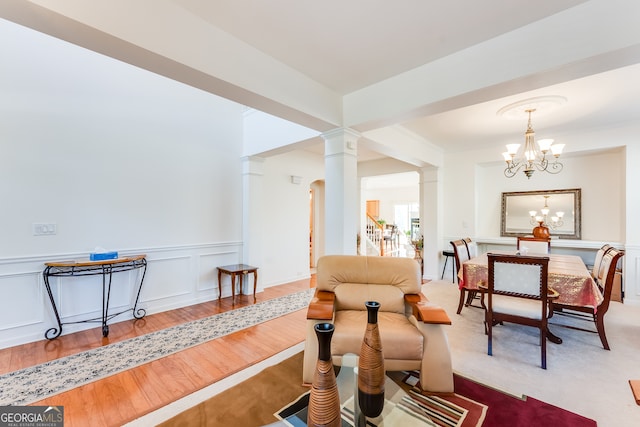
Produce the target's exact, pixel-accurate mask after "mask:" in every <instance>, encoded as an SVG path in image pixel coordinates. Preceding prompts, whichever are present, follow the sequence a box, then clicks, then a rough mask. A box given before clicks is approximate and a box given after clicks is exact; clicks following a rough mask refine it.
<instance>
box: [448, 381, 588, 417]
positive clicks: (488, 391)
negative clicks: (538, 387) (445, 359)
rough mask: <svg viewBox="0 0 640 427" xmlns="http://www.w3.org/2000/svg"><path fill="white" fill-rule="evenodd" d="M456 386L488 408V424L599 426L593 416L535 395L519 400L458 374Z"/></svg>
mask: <svg viewBox="0 0 640 427" xmlns="http://www.w3.org/2000/svg"><path fill="white" fill-rule="evenodd" d="M454 389H455V392H456V394H459V395H462V396H465V397H468V398H469V399H472V400H474V401H476V402H478V403H481V404H483V405H486V406H487V407H488V409H487V413H486V416H485V419H484V422H483V423H482V424H481V425H482V426H485V427H519V426H522V427H531V426H563V427H583V426H584V427H587V426H589V427H594V426H597V425H598V424H597V423H596V422H595V421H594V420H592V419H589V418H585V417H583V416H581V415H578V414H575V413H573V412H569V411H567V410H565V409H562V408H558V407H557V406H554V405H550V404H548V403H545V402H542V401H540V400H537V399H534V398H532V397H528V396H524V397H523V398H522V399H519V398H517V397H514V396H511V395H508V394H506V393H503V392H501V391H499V390H495V389H492V388H490V387H487V386H485V385H482V384H478V383H476V382H474V381H471V380H469V379H467V378H464V377H461V376H459V375H454Z"/></svg>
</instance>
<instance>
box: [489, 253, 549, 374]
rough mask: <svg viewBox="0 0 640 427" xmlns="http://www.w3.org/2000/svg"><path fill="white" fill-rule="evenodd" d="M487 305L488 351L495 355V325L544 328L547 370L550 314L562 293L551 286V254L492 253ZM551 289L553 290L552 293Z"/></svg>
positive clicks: (542, 349)
mask: <svg viewBox="0 0 640 427" xmlns="http://www.w3.org/2000/svg"><path fill="white" fill-rule="evenodd" d="M487 257H488V261H489V263H488V267H489V276H488V283H487V285H486V293H485V297H484V298H483V300H482V305H483V307H484V308H485V327H486V331H487V336H488V341H487V353H488V354H489V355H490V356H492V355H493V327H494V325H496V324H502V323H503V322H509V323H517V324H520V325H527V326H533V327H536V328H538V329H540V352H541V353H540V355H541V365H542V369H547V329H548V328H547V317H548V313H549V310H550V307H549V305H550V301H551V300H552V299H553V298H557V296H558V294H557V293H556V292H555V291H552V290H550V289H549V288H548V286H547V278H548V270H549V257H539V256H518V255H498V254H488V255H487ZM550 291H551V292H550Z"/></svg>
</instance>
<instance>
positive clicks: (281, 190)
mask: <svg viewBox="0 0 640 427" xmlns="http://www.w3.org/2000/svg"><path fill="white" fill-rule="evenodd" d="M291 175H295V176H298V177H300V178H301V182H300V184H293V183H292V182H291ZM323 178H324V157H323V156H321V155H316V154H312V153H309V152H307V151H293V152H290V153H286V154H280V155H277V156H273V157H269V158H267V159H266V161H265V163H264V188H268V189H269V190H268V194H266V203H265V205H264V206H263V207H261V208H260V215H263V216H264V221H263V223H264V224H266V225H267V227H266V228H267V229H266V230H264V233H265V234H264V237H263V244H264V245H265V250H264V264H265V265H264V266H262V268H261V270H262V271H263V273H262V275H261V278H260V280H261V281H263V282H262V283H263V286H266V287H268V286H272V285H277V284H282V283H285V282H289V281H293V280H299V279H302V278H307V277H309V265H310V262H309V229H310V227H309V219H310V213H311V212H310V203H309V189H310V186H311V184H312V183H313V182H314V181H316V180H318V179H323ZM318 196H320V197H321V196H322V195H318ZM322 215H324V213H322ZM316 231H317V232H320V233H322V232H324V230H316ZM250 239H251V237H250V236H248V244H251V242H250ZM354 245H355V242H354ZM316 255H318V254H316Z"/></svg>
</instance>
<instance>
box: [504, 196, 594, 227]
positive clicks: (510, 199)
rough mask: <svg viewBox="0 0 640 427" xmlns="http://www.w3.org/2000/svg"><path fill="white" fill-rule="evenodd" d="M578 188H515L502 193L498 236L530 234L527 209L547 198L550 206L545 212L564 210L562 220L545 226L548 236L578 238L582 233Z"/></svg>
mask: <svg viewBox="0 0 640 427" xmlns="http://www.w3.org/2000/svg"><path fill="white" fill-rule="evenodd" d="M581 197H582V195H581V190H580V189H579V188H571V189H566V190H546V191H517V192H510V193H502V222H501V227H500V236H502V237H517V236H525V235H531V234H532V230H533V227H535V226H536V225H537V224H531V216H530V215H529V211H532V210H535V211H537V212H538V215H539V214H540V209H541V208H542V207H543V206H544V205H545V201H546V202H548V207H549V209H550V210H551V213H550V214H549V216H552V215H554V212H556V211H560V210H561V211H563V212H564V218H563V219H564V224H563V225H561V226H558V227H556V228H553V227H549V232H550V234H551V236H552V237H559V238H561V239H580V238H581V234H582V219H581V204H582V200H581Z"/></svg>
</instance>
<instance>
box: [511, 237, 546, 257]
mask: <svg viewBox="0 0 640 427" xmlns="http://www.w3.org/2000/svg"><path fill="white" fill-rule="evenodd" d="M518 251H519V252H520V253H521V254H522V255H527V254H549V252H551V239H550V238H546V239H543V238H538V237H522V236H519V237H518Z"/></svg>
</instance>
